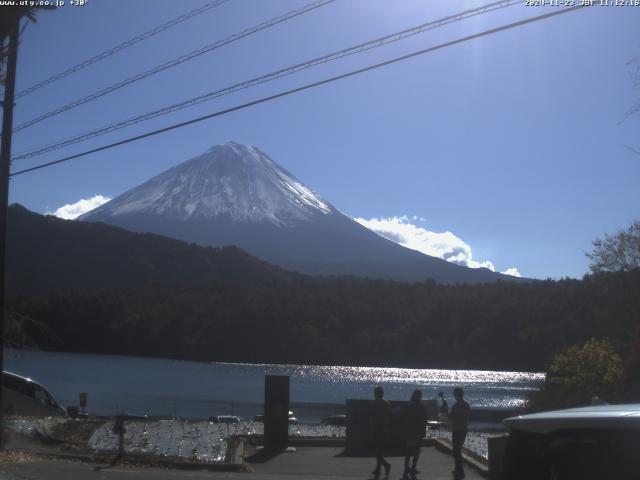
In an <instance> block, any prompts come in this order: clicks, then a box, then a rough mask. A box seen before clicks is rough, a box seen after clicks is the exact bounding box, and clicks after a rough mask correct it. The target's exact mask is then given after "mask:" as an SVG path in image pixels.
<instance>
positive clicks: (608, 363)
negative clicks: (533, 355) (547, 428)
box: [530, 338, 624, 410]
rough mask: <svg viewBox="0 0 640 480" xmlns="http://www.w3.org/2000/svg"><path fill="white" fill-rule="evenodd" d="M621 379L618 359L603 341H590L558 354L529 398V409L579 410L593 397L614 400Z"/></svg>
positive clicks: (616, 398) (589, 402)
mask: <svg viewBox="0 0 640 480" xmlns="http://www.w3.org/2000/svg"><path fill="white" fill-rule="evenodd" d="M623 378H624V374H623V368H622V358H621V357H620V355H618V353H617V352H616V351H615V350H614V348H613V347H612V346H611V344H610V343H609V341H607V340H596V339H595V338H592V339H591V340H589V341H587V342H586V343H585V344H584V345H575V346H573V347H571V348H569V349H568V350H566V351H564V352H561V353H558V354H557V355H556V356H555V357H554V358H553V360H552V361H551V365H550V366H549V370H548V373H547V378H546V379H545V383H544V385H543V386H542V388H541V389H540V390H539V391H538V392H536V393H535V394H533V395H532V396H531V398H530V408H531V409H532V410H548V409H557V408H568V407H579V406H584V405H589V404H591V402H592V400H593V399H594V397H598V398H600V399H602V400H604V401H606V402H614V401H616V400H618V397H619V395H620V388H621V385H622V381H623Z"/></svg>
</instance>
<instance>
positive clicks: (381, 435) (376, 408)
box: [370, 385, 391, 478]
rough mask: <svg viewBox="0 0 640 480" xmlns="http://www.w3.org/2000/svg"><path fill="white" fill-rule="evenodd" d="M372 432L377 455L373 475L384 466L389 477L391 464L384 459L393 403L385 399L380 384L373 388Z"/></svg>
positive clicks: (377, 473)
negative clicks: (390, 403)
mask: <svg viewBox="0 0 640 480" xmlns="http://www.w3.org/2000/svg"><path fill="white" fill-rule="evenodd" d="M370 420H371V433H372V435H373V450H374V453H375V455H376V469H375V470H374V471H373V475H374V476H375V477H376V478H378V477H379V476H380V468H381V467H384V475H385V477H389V472H390V471H391V464H390V463H389V462H387V461H386V460H385V459H384V456H383V452H384V446H385V443H386V440H387V436H388V435H389V430H390V427H391V405H389V402H387V401H386V400H385V399H384V390H383V389H382V387H381V386H380V385H378V386H377V387H376V388H374V389H373V405H372V408H371V417H370Z"/></svg>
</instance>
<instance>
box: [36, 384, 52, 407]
mask: <svg viewBox="0 0 640 480" xmlns="http://www.w3.org/2000/svg"><path fill="white" fill-rule="evenodd" d="M33 393H34V395H33V398H35V399H36V400H37V401H39V402H40V403H44V404H45V405H50V404H51V398H50V397H49V394H48V393H47V391H46V390H45V389H44V388H42V387H39V386H37V385H34V392H33Z"/></svg>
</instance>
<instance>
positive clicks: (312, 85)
mask: <svg viewBox="0 0 640 480" xmlns="http://www.w3.org/2000/svg"><path fill="white" fill-rule="evenodd" d="M587 6H589V5H577V6H574V7H569V8H563V9H561V10H555V11H552V12H549V13H545V14H543V15H538V16H535V17H530V18H527V19H525V20H520V21H517V22H513V23H509V24H507V25H502V26H500V27H496V28H492V29H489V30H485V31H483V32H480V33H475V34H473V35H467V36H465V37H461V38H458V39H456V40H451V41H449V42H445V43H441V44H439V45H436V46H434V47H429V48H425V49H423V50H418V51H417V52H413V53H409V54H406V55H402V56H400V57H395V58H392V59H390V60H386V61H384V62H381V63H376V64H374V65H370V66H368V67H364V68H360V69H357V70H352V71H350V72H347V73H343V74H341V75H337V76H334V77H330V78H326V79H324V80H320V81H318V82H313V83H308V84H306V85H303V86H301V87H297V88H293V89H291V90H286V91H284V92H280V93H277V94H275V95H270V96H268V97H262V98H259V99H258V100H253V101H251V102H247V103H243V104H241V105H236V106H235V107H231V108H227V109H224V110H219V111H217V112H213V113H210V114H208V115H204V116H201V117H197V118H193V119H191V120H187V121H185V122H181V123H177V124H174V125H170V126H168V127H164V128H160V129H158V130H153V131H151V132H147V133H143V134H141V135H136V136H134V137H129V138H126V139H124V140H120V141H118V142H114V143H111V144H108V145H103V146H101V147H97V148H93V149H91V150H86V151H84V152H81V153H77V154H75V155H70V156H68V157H64V158H60V159H58V160H54V161H51V162H47V163H43V164H41V165H36V166H35V167H31V168H26V169H24V170H19V171H17V172H14V173H12V174H11V176H12V177H14V176H16V175H21V174H24V173H28V172H33V171H35V170H40V169H43V168H46V167H50V166H52V165H57V164H60V163H63V162H67V161H69V160H74V159H76V158H80V157H84V156H87V155H90V154H92V153H97V152H101V151H104V150H109V149H111V148H114V147H118V146H120V145H125V144H127V143H132V142H135V141H138V140H142V139H144V138H148V137H152V136H155V135H159V134H161V133H165V132H168V131H171V130H176V129H178V128H182V127H186V126H188V125H192V124H194V123H199V122H202V121H204V120H209V119H211V118H215V117H219V116H222V115H226V114H228V113H232V112H236V111H238V110H243V109H245V108H249V107H253V106H255V105H259V104H262V103H266V102H270V101H272V100H276V99H278V98H281V97H285V96H288V95H292V94H294V93H298V92H302V91H305V90H309V89H311V88H315V87H319V86H321V85H326V84H328V83H333V82H336V81H338V80H342V79H345V78H349V77H353V76H355V75H359V74H361V73H365V72H368V71H370V70H375V69H378V68H381V67H385V66H387V65H392V64H395V63H398V62H401V61H404V60H407V59H409V58H413V57H417V56H419V55H424V54H426V53H430V52H433V51H436V50H441V49H443V48H447V47H451V46H453V45H458V44H461V43H465V42H468V41H471V40H475V39H477V38H481V37H485V36H488V35H492V34H494V33H498V32H502V31H504V30H509V29H513V28H517V27H521V26H523V25H526V24H529V23H533V22H537V21H540V20H544V19H547V18H550V17H554V16H557V15H561V14H563V13H567V12H572V11H575V10H579V9H581V8H584V7H587Z"/></svg>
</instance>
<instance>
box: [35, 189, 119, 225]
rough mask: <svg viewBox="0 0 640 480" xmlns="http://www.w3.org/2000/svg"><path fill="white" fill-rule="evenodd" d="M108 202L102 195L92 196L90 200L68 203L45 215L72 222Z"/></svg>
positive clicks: (107, 198) (84, 199) (83, 199)
mask: <svg viewBox="0 0 640 480" xmlns="http://www.w3.org/2000/svg"><path fill="white" fill-rule="evenodd" d="M109 200H111V199H110V198H109V197H105V196H104V195H94V196H93V197H90V198H82V199H80V200H78V201H77V202H76V203H68V204H66V205H63V206H61V207H60V208H58V209H57V210H56V211H55V212H47V213H48V215H55V216H56V217H60V218H64V219H65V220H73V219H74V218H76V217H79V216H80V215H82V214H83V213H87V212H88V211H90V210H93V209H94V208H96V207H99V206H100V205H102V204H103V203H107V202H108V201H109Z"/></svg>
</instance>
